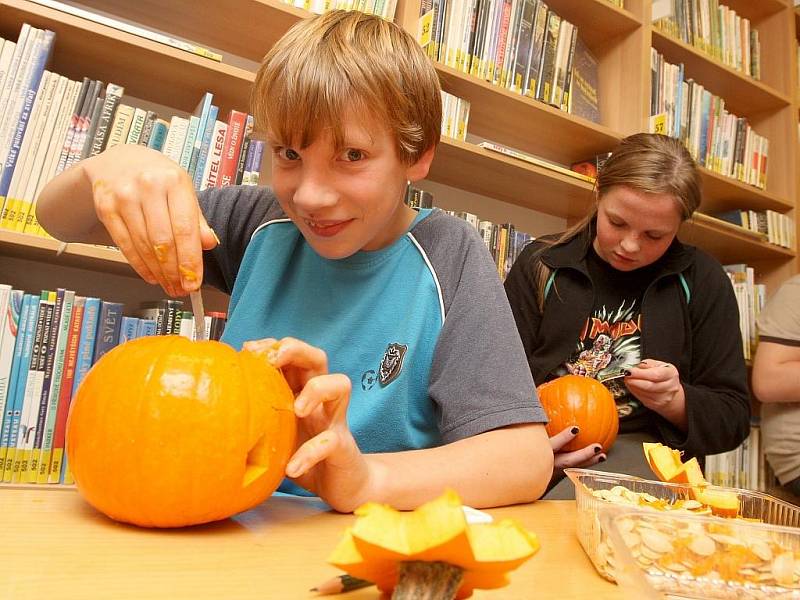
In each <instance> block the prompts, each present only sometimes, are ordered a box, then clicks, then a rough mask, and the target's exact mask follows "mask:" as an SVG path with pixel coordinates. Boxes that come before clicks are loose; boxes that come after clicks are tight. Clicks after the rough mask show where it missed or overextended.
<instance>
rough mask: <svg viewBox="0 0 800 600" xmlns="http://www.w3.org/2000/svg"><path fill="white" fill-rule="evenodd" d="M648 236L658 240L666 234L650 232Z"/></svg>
mask: <svg viewBox="0 0 800 600" xmlns="http://www.w3.org/2000/svg"><path fill="white" fill-rule="evenodd" d="M647 237H649V238H650V239H651V240H654V241H656V240H660V239H661V238H662V237H664V236H663V235H661V234H660V233H648V234H647Z"/></svg>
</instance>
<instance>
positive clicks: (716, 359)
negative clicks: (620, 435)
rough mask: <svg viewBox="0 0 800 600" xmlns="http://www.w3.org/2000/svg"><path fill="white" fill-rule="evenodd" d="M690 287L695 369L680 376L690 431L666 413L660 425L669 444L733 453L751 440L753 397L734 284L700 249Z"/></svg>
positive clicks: (700, 452) (696, 451)
mask: <svg viewBox="0 0 800 600" xmlns="http://www.w3.org/2000/svg"><path fill="white" fill-rule="evenodd" d="M691 286H692V290H693V294H692V298H691V301H690V303H689V315H690V325H691V335H692V342H691V350H692V354H691V361H690V371H689V372H688V373H683V372H681V373H680V383H681V385H682V387H683V395H684V399H685V412H686V423H687V427H686V429H685V430H683V429H682V428H681V427H679V426H678V425H676V424H675V423H673V422H671V421H669V420H668V419H667V418H666V417H664V416H662V415H659V417H658V420H657V421H656V426H657V428H658V431H659V433H660V434H661V437H663V439H664V443H665V444H666V445H668V446H670V447H672V448H676V449H678V450H682V451H684V452H686V453H687V455H689V456H704V455H707V454H718V453H720V452H726V451H728V450H733V449H734V448H736V447H737V446H738V445H739V444H741V443H742V441H743V440H744V439H745V438H746V437H747V435H748V434H749V432H750V394H749V390H748V387H747V368H746V366H745V364H744V354H743V352H742V339H741V336H740V335H739V328H738V324H739V307H738V305H737V303H736V296H735V294H734V292H733V287H732V286H731V284H730V280H729V279H728V277H727V275H726V274H725V272H724V271H723V270H722V267H721V266H720V265H719V263H718V262H717V261H716V260H714V259H713V258H711V257H710V256H708V255H706V254H704V253H701V252H700V251H698V254H697V257H696V271H695V274H694V276H693V277H692V283H691ZM663 370H664V371H668V370H671V369H663Z"/></svg>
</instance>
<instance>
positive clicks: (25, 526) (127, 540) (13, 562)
mask: <svg viewBox="0 0 800 600" xmlns="http://www.w3.org/2000/svg"><path fill="white" fill-rule="evenodd" d="M488 512H490V513H491V514H492V515H493V516H494V517H495V518H502V517H512V518H514V519H517V520H518V521H520V522H521V523H522V524H523V525H524V526H525V527H527V528H528V529H530V530H532V531H534V532H536V534H537V535H538V536H539V539H540V541H541V545H542V548H541V550H540V551H539V553H538V554H537V555H536V556H534V557H533V558H532V559H531V560H529V561H528V562H527V563H525V564H524V565H523V566H522V567H520V568H519V569H518V570H517V571H515V572H513V573H511V585H510V586H508V587H505V588H502V589H500V590H494V591H481V590H478V591H476V593H475V595H474V597H475V598H496V599H498V600H500V599H503V600H507V599H517V598H519V599H527V598H536V599H537V600H545V599H548V598H553V599H555V598H558V599H559V600H560V599H571V598H575V599H587V600H588V599H591V600H605V599H609V600H612V599H613V600H617V599H621V598H623V597H624V596H625V594H624V591H623V590H621V589H619V588H617V586H616V585H614V584H612V583H609V582H607V581H606V580H604V579H603V578H601V577H600V576H599V575H598V574H597V573H596V572H595V570H594V568H593V567H592V564H591V563H590V561H589V559H588V558H587V557H586V555H585V554H584V552H583V550H582V548H581V547H580V545H579V543H578V541H577V538H576V537H575V502H574V501H567V500H562V501H558V500H552V501H540V502H536V503H534V504H528V505H522V506H514V507H509V508H502V509H494V510H490V511H488ZM354 518H355V517H353V516H352V515H341V514H336V513H332V512H330V511H329V510H328V509H327V507H326V506H325V505H324V504H323V503H322V502H320V501H319V500H316V499H307V498H290V497H281V496H276V497H273V498H270V499H269V500H268V501H267V502H265V503H264V504H262V505H260V506H258V507H256V508H254V509H253V510H250V511H248V512H246V513H242V514H240V515H238V516H236V517H234V518H232V519H228V520H226V521H221V522H219V523H215V524H211V525H204V526H198V527H192V528H187V529H179V530H155V529H152V530H147V529H139V528H136V527H132V526H128V525H122V524H120V523H116V522H114V521H111V520H110V519H107V518H106V517H104V516H103V515H101V514H99V513H97V512H96V511H95V510H94V509H92V508H91V507H90V506H89V505H87V504H86V503H85V502H84V501H83V500H82V499H81V497H80V496H79V495H78V493H77V492H76V491H75V490H74V489H59V488H56V487H43V488H41V489H30V488H27V489H19V488H13V487H0V598H4V599H5V598H9V599H14V600H27V599H36V600H40V599H41V598H59V599H64V598H79V599H81V600H89V599H91V598H104V599H105V598H109V599H114V600H117V599H124V598H131V599H134V598H135V599H137V600H140V599H142V600H149V599H153V598H169V599H178V598H191V599H193V600H194V599H205V598H220V599H225V600H229V599H240V598H241V599H245V598H257V599H259V600H272V599H276V600H284V599H286V600H293V599H295V598H300V599H303V598H314V597H316V595H315V594H313V593H311V592H309V588H311V587H313V586H314V585H315V584H317V583H320V582H321V581H324V580H326V579H328V578H330V577H332V576H334V575H337V574H338V571H337V570H336V569H334V568H333V567H332V566H330V565H328V564H327V563H326V562H325V559H326V558H327V556H328V555H329V553H330V552H331V550H332V549H333V548H334V546H335V545H336V543H337V542H338V540H339V538H340V536H341V534H342V532H343V530H344V529H345V527H347V526H348V525H349V524H350V523H352V521H353V519H354ZM339 597H341V598H342V600H345V599H346V600H357V599H359V600H363V599H368V598H369V599H372V600H376V599H377V598H378V597H379V594H378V592H377V590H376V588H374V587H371V588H366V589H361V590H357V591H353V592H350V593H349V594H345V595H342V596H339Z"/></svg>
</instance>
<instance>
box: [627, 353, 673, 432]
mask: <svg viewBox="0 0 800 600" xmlns="http://www.w3.org/2000/svg"><path fill="white" fill-rule="evenodd" d="M630 373H631V374H630V375H628V376H627V377H625V385H626V386H627V387H628V389H629V390H630V392H631V394H633V395H634V396H635V397H636V398H637V399H638V400H639V401H640V402H641V403H642V404H644V405H645V406H646V407H647V408H649V409H650V410H653V411H655V412H657V413H658V414H660V415H661V416H662V417H664V418H665V419H667V420H668V421H671V422H672V423H674V424H675V425H677V426H678V427H680V428H682V429H683V430H684V431H685V430H686V427H687V425H686V397H685V393H684V390H683V385H682V384H681V380H680V374H679V373H678V369H677V368H675V366H674V365H671V364H670V363H667V362H663V361H659V360H654V359H651V358H648V359H645V360H643V361H642V362H640V363H639V364H638V365H637V366H636V367H633V368H631V369H630Z"/></svg>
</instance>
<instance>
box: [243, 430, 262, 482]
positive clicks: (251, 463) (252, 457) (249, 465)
mask: <svg viewBox="0 0 800 600" xmlns="http://www.w3.org/2000/svg"><path fill="white" fill-rule="evenodd" d="M268 468H269V453H268V448H267V436H266V435H262V436H261V437H260V438H258V441H257V442H256V443H255V445H254V446H253V447H252V448H250V452H248V453H247V462H246V463H245V468H244V477H243V478H242V485H243V486H244V487H247V486H248V485H250V484H251V483H253V482H254V481H255V480H256V479H258V478H259V477H261V476H262V475H263V474H264V473H266V472H267V469H268Z"/></svg>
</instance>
